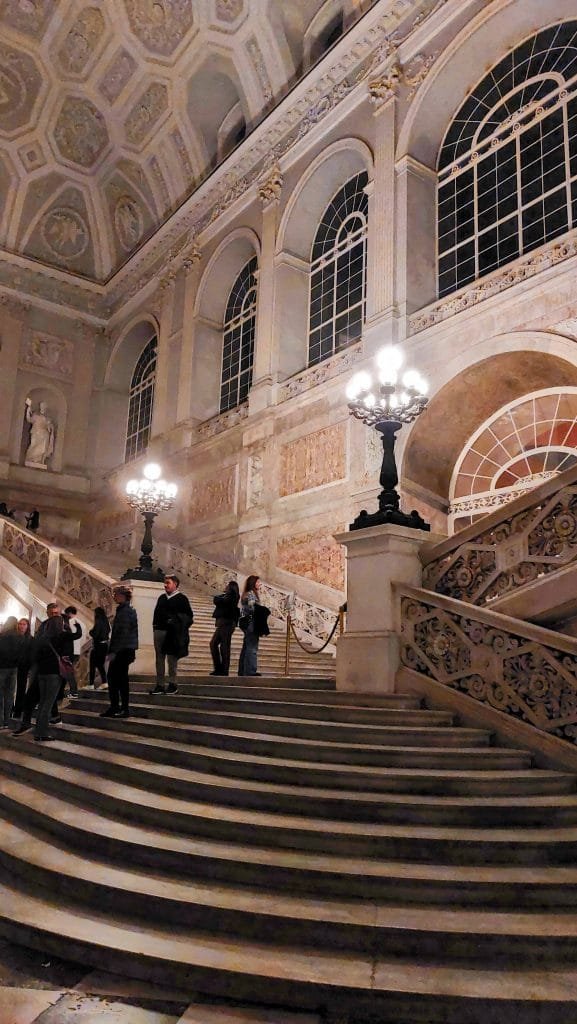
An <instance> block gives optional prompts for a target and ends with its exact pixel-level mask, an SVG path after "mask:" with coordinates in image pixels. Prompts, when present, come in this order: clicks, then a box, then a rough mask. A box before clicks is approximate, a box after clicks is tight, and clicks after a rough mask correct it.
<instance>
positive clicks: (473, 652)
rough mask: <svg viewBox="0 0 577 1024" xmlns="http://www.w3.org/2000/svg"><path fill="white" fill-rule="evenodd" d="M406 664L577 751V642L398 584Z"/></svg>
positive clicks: (408, 667) (401, 660) (403, 658)
mask: <svg viewBox="0 0 577 1024" xmlns="http://www.w3.org/2000/svg"><path fill="white" fill-rule="evenodd" d="M393 587H394V592H395V598H396V601H397V602H398V606H397V613H398V616H399V623H400V627H399V636H400V663H401V665H402V666H403V667H404V668H407V669H412V670H413V671H414V672H418V673H420V674H421V675H425V676H427V677H428V678H430V679H434V680H435V681H436V682H438V683H442V684H444V685H445V686H447V687H450V688H452V689H454V690H457V691H458V692H460V693H464V694H466V695H467V696H468V697H472V698H473V699H474V700H476V701H478V702H479V703H481V704H484V705H486V706H488V707H491V708H493V709H496V710H498V711H501V712H503V713H505V714H507V715H509V716H510V717H511V718H514V719H516V720H518V721H523V722H526V723H528V724H530V725H532V726H534V727H535V728H537V729H539V730H541V731H542V732H545V733H548V734H550V735H552V736H557V737H559V738H560V739H563V740H566V741H567V742H569V743H571V744H573V745H575V744H577V639H576V638H573V637H570V636H564V635H563V634H560V633H555V632H554V631H553V630H549V629H545V628H544V627H543V626H535V625H533V624H532V623H529V622H522V621H521V620H519V619H515V618H512V617H511V616H509V615H503V614H502V613H501V612H497V611H493V610H489V609H487V608H479V607H477V606H474V605H470V604H467V603H466V602H464V601H459V600H457V599H455V598H452V597H446V596H443V595H441V594H436V593H433V592H431V591H428V590H424V589H420V588H417V587H410V586H407V585H406V584H401V583H395V584H393Z"/></svg>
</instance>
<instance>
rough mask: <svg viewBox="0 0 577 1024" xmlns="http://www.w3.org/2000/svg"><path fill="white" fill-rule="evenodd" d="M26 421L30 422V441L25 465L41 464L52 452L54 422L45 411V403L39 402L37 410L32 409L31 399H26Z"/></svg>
mask: <svg viewBox="0 0 577 1024" xmlns="http://www.w3.org/2000/svg"><path fill="white" fill-rule="evenodd" d="M26 422H27V423H29V424H30V443H29V445H28V448H27V449H26V455H25V462H26V464H27V465H30V464H32V465H35V466H43V467H44V468H46V462H47V461H48V459H49V458H50V456H51V455H53V454H54V423H53V422H52V420H51V419H50V417H49V416H48V415H47V413H46V403H45V402H40V405H39V407H38V411H37V412H34V411H33V409H32V399H30V398H27V399H26Z"/></svg>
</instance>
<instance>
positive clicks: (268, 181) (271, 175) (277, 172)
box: [257, 163, 284, 207]
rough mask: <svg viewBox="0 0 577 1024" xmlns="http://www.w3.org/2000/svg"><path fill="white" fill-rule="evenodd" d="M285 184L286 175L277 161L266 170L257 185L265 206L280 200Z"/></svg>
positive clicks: (259, 195)
mask: <svg viewBox="0 0 577 1024" xmlns="http://www.w3.org/2000/svg"><path fill="white" fill-rule="evenodd" d="M283 185H284V175H283V173H282V171H281V169H280V166H279V164H278V163H276V164H274V165H273V166H272V167H270V168H269V169H268V170H267V171H266V173H265V174H264V175H263V177H262V178H261V179H260V181H259V183H258V185H257V193H258V197H259V199H260V201H261V203H262V205H263V207H267V206H269V205H270V203H275V202H278V201H279V200H280V196H281V192H282V188H283Z"/></svg>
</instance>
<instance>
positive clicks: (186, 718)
mask: <svg viewBox="0 0 577 1024" xmlns="http://www.w3.org/2000/svg"><path fill="white" fill-rule="evenodd" d="M78 706H79V708H80V709H81V710H82V709H84V708H86V709H87V710H98V709H99V708H101V707H102V706H103V705H102V701H99V700H97V699H94V698H84V697H83V698H81V699H80V700H79V703H78ZM135 708H136V709H137V711H136V713H134V711H133V717H135V718H138V717H145V718H146V717H148V718H150V717H152V718H155V717H156V719H157V720H158V721H161V722H165V721H172V722H178V723H182V724H187V725H188V724H190V725H191V726H193V727H194V728H198V727H199V726H202V725H207V726H212V724H213V723H214V726H215V727H216V728H217V729H221V730H222V729H225V730H228V729H230V730H231V731H233V732H235V731H236V732H238V731H239V729H241V730H242V731H243V732H244V733H245V734H249V733H251V732H255V733H256V732H260V730H268V731H269V735H274V736H276V735H279V734H280V735H285V736H286V735H288V736H292V735H294V734H297V735H298V736H299V737H302V738H304V739H311V740H316V739H317V738H321V737H322V738H325V739H331V738H335V739H345V740H346V739H348V738H351V737H354V739H355V741H356V742H357V743H360V742H362V741H363V740H366V741H367V742H369V743H379V742H380V743H381V744H382V743H385V742H392V741H393V740H395V739H398V738H400V737H403V739H404V740H405V741H409V743H410V742H411V741H413V740H425V739H426V742H427V743H428V744H430V745H433V744H436V743H441V745H443V744H446V745H448V746H450V745H452V744H457V745H461V744H467V743H468V744H471V743H474V744H476V743H478V744H483V743H485V744H488V743H489V742H490V736H491V734H490V733H489V732H488V731H487V730H486V729H474V728H465V727H453V726H451V725H449V724H447V725H445V726H434V725H427V724H426V723H425V724H424V725H422V726H419V725H417V724H408V725H379V724H376V725H366V724H364V723H357V722H355V723H349V722H330V721H327V720H325V719H315V720H314V721H311V719H310V718H297V717H292V718H291V717H282V718H281V717H275V716H274V715H257V714H243V713H241V712H232V711H206V710H204V711H200V710H197V709H189V708H187V707H171V706H170V705H168V704H166V703H165V702H164V701H163V700H162V699H159V700H156V701H154V700H152V701H151V700H150V698H149V699H148V700H147V701H146V702H145V703H142V704H140V703H139V704H136V705H135ZM409 713H410V712H403V714H409ZM415 714H418V712H415ZM212 731H214V730H213V729H212V728H211V732H212Z"/></svg>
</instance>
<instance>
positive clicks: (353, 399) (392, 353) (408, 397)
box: [347, 345, 431, 530]
mask: <svg viewBox="0 0 577 1024" xmlns="http://www.w3.org/2000/svg"><path fill="white" fill-rule="evenodd" d="M375 359H376V364H377V382H376V383H375V382H374V381H373V378H372V377H371V374H370V373H368V372H366V371H364V370H361V371H360V372H359V373H356V374H355V376H354V377H353V378H352V379H351V380H350V382H349V384H348V386H347V398H348V400H349V403H348V404H349V410H350V412H351V414H352V415H353V416H354V417H355V419H357V420H361V421H362V422H363V423H366V424H367V426H369V427H374V428H375V430H377V431H378V432H379V434H380V435H381V441H382V445H383V461H382V464H381V475H380V478H379V479H380V484H381V487H382V491H381V493H380V495H379V511H378V512H373V513H372V514H369V513H368V512H367V511H366V510H365V509H363V511H362V512H360V513H359V515H358V516H357V518H356V519H355V520H354V522H352V523H351V525H350V529H351V530H364V529H366V527H368V526H383V525H384V524H385V523H394V524H395V525H396V526H409V527H411V528H412V529H414V530H430V529H431V527H430V526H429V524H428V523H426V522H425V521H424V519H422V518H421V516H420V515H419V513H418V512H417V511H416V510H415V509H413V511H412V512H408V513H407V512H402V511H401V509H400V507H399V506H400V498H399V494H398V491H397V484H398V482H399V477H398V474H397V465H396V462H395V440H396V435H397V433H398V431H399V430H400V429H401V427H402V426H403V424H404V423H412V422H413V420H415V419H416V418H417V416H419V414H420V413H421V412H422V411H423V409H424V408H425V406H426V404H427V384H426V381H425V380H424V379H423V377H421V375H420V374H419V373H417V372H416V371H415V370H407V371H406V372H405V373H404V374H403V376H402V379H400V377H399V371H400V368H401V365H402V362H403V355H402V352H401V351H400V349H399V348H397V347H396V346H393V345H387V346H385V347H384V348H382V349H381V350H380V351H379V352H377V355H376V357H375Z"/></svg>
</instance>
